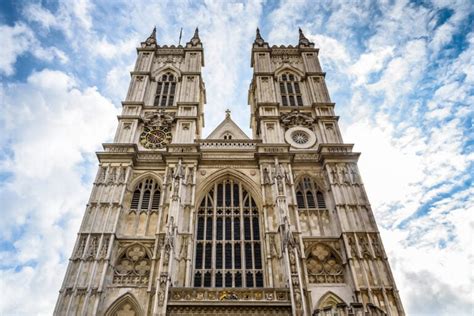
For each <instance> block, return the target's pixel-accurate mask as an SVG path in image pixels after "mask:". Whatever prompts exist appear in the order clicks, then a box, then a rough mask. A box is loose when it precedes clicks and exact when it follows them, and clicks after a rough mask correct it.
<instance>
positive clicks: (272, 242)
mask: <svg viewBox="0 0 474 316" xmlns="http://www.w3.org/2000/svg"><path fill="white" fill-rule="evenodd" d="M269 243H270V256H271V257H272V258H274V257H279V256H280V255H279V253H278V248H277V245H276V241H275V236H273V235H271V236H270V241H269Z"/></svg>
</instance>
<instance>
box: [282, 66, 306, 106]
mask: <svg viewBox="0 0 474 316" xmlns="http://www.w3.org/2000/svg"><path fill="white" fill-rule="evenodd" d="M280 94H281V104H283V106H303V97H302V96H301V89H300V84H299V81H298V77H296V76H295V75H293V74H291V73H289V72H287V73H284V74H282V75H281V77H280Z"/></svg>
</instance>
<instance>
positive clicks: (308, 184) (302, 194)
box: [296, 176, 331, 236]
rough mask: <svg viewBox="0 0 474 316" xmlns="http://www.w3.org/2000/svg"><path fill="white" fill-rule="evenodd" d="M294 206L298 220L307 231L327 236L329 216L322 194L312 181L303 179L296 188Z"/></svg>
mask: <svg viewBox="0 0 474 316" xmlns="http://www.w3.org/2000/svg"><path fill="white" fill-rule="evenodd" d="M296 204H297V206H298V211H299V214H300V220H301V221H302V222H304V223H306V225H304V226H305V227H307V229H308V231H311V232H312V233H318V234H320V235H321V236H324V235H327V234H328V233H329V232H330V230H331V225H330V224H331V222H330V214H329V210H328V209H327V206H326V201H325V198H324V193H323V192H322V190H321V189H320V188H319V187H318V185H317V184H316V183H315V181H314V180H313V179H311V178H310V177H308V176H305V177H303V178H302V179H301V180H300V181H299V182H298V184H297V186H296Z"/></svg>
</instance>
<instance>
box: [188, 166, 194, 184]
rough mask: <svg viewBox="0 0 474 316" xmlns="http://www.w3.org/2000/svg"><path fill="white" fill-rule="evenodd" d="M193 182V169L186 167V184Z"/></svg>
mask: <svg viewBox="0 0 474 316" xmlns="http://www.w3.org/2000/svg"><path fill="white" fill-rule="evenodd" d="M193 182H194V169H193V168H189V169H188V177H187V179H186V183H187V184H192V183H193Z"/></svg>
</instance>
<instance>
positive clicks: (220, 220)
mask: <svg viewBox="0 0 474 316" xmlns="http://www.w3.org/2000/svg"><path fill="white" fill-rule="evenodd" d="M212 227H215V232H214V230H213V229H212ZM208 232H209V234H210V235H208ZM196 236H197V238H196V242H195V248H194V250H195V256H194V258H195V263H194V286H195V287H242V286H247V287H263V286H264V284H263V283H264V282H263V264H262V246H261V236H260V227H259V219H258V209H257V207H256V203H255V201H254V200H253V198H252V196H251V195H250V194H249V193H248V192H247V191H246V190H245V189H244V188H243V187H242V184H241V183H239V182H237V181H234V180H230V179H229V180H224V181H222V182H219V183H216V184H214V187H213V189H211V190H210V191H209V193H208V194H207V195H206V197H204V199H203V202H202V203H201V206H200V208H199V211H198V214H197V225H196ZM210 236H212V237H211V238H208V237H210ZM211 262H212V264H211ZM208 263H209V264H208Z"/></svg>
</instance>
